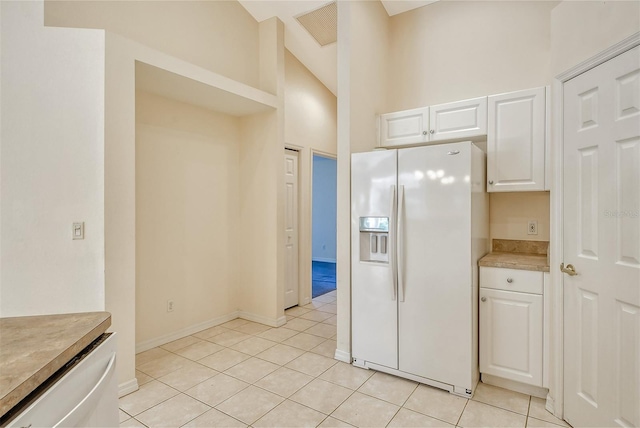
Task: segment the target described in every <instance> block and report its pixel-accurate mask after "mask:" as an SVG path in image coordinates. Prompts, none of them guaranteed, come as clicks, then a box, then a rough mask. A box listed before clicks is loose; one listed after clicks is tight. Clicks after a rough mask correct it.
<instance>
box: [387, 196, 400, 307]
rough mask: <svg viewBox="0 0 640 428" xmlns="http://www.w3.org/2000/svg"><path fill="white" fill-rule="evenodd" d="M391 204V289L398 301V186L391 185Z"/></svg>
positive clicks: (394, 298)
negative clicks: (396, 254)
mask: <svg viewBox="0 0 640 428" xmlns="http://www.w3.org/2000/svg"><path fill="white" fill-rule="evenodd" d="M389 199H391V204H390V206H389V250H390V251H389V259H390V261H391V288H392V289H393V290H392V291H393V299H391V300H396V290H397V289H398V274H397V269H398V266H397V263H396V257H395V253H396V237H395V234H396V221H397V219H396V186H395V184H394V185H391V198H389Z"/></svg>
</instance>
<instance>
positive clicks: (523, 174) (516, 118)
mask: <svg viewBox="0 0 640 428" xmlns="http://www.w3.org/2000/svg"><path fill="white" fill-rule="evenodd" d="M545 107H546V102H545V88H544V87H542V88H535V89H528V90H524V91H518V92H510V93H508V94H500V95H492V96H490V97H489V127H488V132H487V190H488V191H489V192H514V191H540V190H545V182H544V179H545V116H546V115H545Z"/></svg>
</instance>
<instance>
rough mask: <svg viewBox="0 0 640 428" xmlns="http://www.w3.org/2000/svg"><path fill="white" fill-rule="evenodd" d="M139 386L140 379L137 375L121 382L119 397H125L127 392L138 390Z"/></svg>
mask: <svg viewBox="0 0 640 428" xmlns="http://www.w3.org/2000/svg"><path fill="white" fill-rule="evenodd" d="M138 388H139V386H138V379H136V378H135V377H134V378H133V379H131V380H128V381H126V382H124V383H121V384H120V385H118V398H121V397H124V396H125V395H127V394H131V393H132V392H135V391H137V390H138Z"/></svg>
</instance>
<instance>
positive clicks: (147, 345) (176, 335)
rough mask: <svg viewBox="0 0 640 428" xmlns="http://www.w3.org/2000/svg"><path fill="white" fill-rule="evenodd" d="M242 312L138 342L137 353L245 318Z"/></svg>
mask: <svg viewBox="0 0 640 428" xmlns="http://www.w3.org/2000/svg"><path fill="white" fill-rule="evenodd" d="M240 314H241V312H238V311H235V312H231V313H230V314H227V315H223V316H221V317H217V318H214V319H212V320H209V321H205V322H203V323H200V324H195V325H192V326H189V327H186V328H183V329H181V330H178V331H175V332H173V333H169V334H165V335H163V336H160V337H156V338H153V339H149V340H145V341H144V342H140V343H136V354H139V353H140V352H144V351H148V350H149V349H152V348H155V347H157V346H160V345H164V344H166V343H169V342H173V341H174V340H178V339H182V338H183V337H186V336H189V335H191V334H193V333H197V332H199V331H202V330H206V329H208V328H211V327H215V326H217V325H220V324H222V323H225V322H227V321H231V320H233V319H236V318H238V317H242V318H244V317H243V316H242V315H240ZM250 321H253V320H250ZM258 322H260V321H258ZM263 324H265V323H263Z"/></svg>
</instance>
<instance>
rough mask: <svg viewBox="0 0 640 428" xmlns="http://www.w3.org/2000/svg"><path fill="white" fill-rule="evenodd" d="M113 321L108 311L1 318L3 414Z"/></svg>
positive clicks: (0, 402)
mask: <svg viewBox="0 0 640 428" xmlns="http://www.w3.org/2000/svg"><path fill="white" fill-rule="evenodd" d="M110 325H111V314H109V312H87V313H78V314H61V315H40V316H30V317H13V318H0V417H2V415H4V414H5V413H6V412H8V411H9V410H11V408H12V407H13V406H15V405H16V404H18V403H19V402H20V401H21V400H22V399H23V398H25V397H26V396H27V395H29V394H30V393H31V392H32V391H33V390H35V389H36V388H37V387H38V386H40V385H41V384H42V383H43V382H44V381H46V380H47V379H48V378H49V377H50V376H51V375H52V374H54V373H55V372H56V371H58V369H60V368H62V367H63V366H64V365H65V364H66V363H67V362H69V360H71V359H72V358H73V357H75V356H76V355H77V354H78V353H79V352H80V351H82V350H83V349H84V348H85V347H87V346H88V345H89V344H90V343H91V342H93V341H94V340H95V339H97V338H98V337H100V335H102V333H104V332H105V331H106V330H107V328H108V327H109V326H110Z"/></svg>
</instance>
